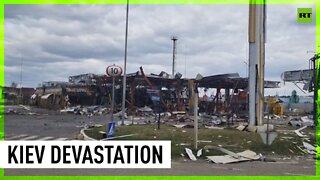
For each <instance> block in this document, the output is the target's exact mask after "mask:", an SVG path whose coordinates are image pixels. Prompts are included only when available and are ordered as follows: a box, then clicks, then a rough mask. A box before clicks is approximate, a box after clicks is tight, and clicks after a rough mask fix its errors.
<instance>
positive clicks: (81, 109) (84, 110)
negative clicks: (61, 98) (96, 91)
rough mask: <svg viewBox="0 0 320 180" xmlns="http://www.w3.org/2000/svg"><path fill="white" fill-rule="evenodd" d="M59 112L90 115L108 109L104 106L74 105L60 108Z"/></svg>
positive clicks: (103, 112)
mask: <svg viewBox="0 0 320 180" xmlns="http://www.w3.org/2000/svg"><path fill="white" fill-rule="evenodd" d="M60 112H61V113H73V114H78V115H87V116H92V115H102V114H105V113H107V112H109V110H108V108H106V107H104V106H75V107H67V108H65V109H62V110H60Z"/></svg>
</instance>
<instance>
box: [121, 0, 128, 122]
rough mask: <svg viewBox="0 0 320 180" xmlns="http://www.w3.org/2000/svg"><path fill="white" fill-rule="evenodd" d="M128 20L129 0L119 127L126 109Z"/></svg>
mask: <svg viewBox="0 0 320 180" xmlns="http://www.w3.org/2000/svg"><path fill="white" fill-rule="evenodd" d="M128 20H129V0H127V12H126V35H125V45H124V65H123V86H122V108H121V113H122V114H121V115H122V118H121V125H124V115H125V108H126V89H127V88H126V87H127V82H126V81H127V49H128Z"/></svg>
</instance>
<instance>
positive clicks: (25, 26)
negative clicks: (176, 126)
mask: <svg viewBox="0 0 320 180" xmlns="http://www.w3.org/2000/svg"><path fill="white" fill-rule="evenodd" d="M297 7H300V6H290V5H280V6H279V5H269V6H268V25H267V28H268V29H267V38H268V39H267V50H266V53H267V55H266V78H267V79H268V78H269V79H272V80H280V75H281V73H282V72H283V71H287V70H291V69H292V70H295V69H303V68H308V62H307V59H309V58H310V57H311V56H312V54H307V53H306V52H307V51H308V50H309V51H310V50H311V51H312V50H314V49H315V26H314V24H313V25H301V24H297V23H296V8H297ZM125 8H126V7H125V5H6V6H5V75H6V76H5V80H6V84H7V85H9V84H10V83H11V82H12V81H18V82H19V77H20V65H21V62H23V71H22V72H23V85H25V86H36V85H37V84H38V83H41V82H42V81H47V80H59V81H61V80H67V76H69V75H75V74H80V73H90V72H92V73H101V74H102V73H104V68H105V67H106V66H107V65H109V64H113V63H116V64H119V65H121V66H122V65H123V58H124V55H123V52H124V34H125V10H126V9H125ZM314 9H315V8H314ZM279 17H280V18H279ZM314 19H315V18H314ZM247 27H248V6H247V5H131V6H130V15H129V37H128V65H127V70H128V72H135V71H137V70H138V68H139V67H140V66H143V68H144V69H145V71H146V72H147V73H159V72H160V71H162V70H164V71H167V72H171V65H172V41H171V40H170V38H171V36H172V35H175V36H178V38H179V40H178V41H177V68H176V69H177V71H179V72H181V73H182V74H184V75H185V76H187V77H194V76H195V75H196V74H197V73H201V74H202V75H212V74H218V73H231V72H239V73H240V75H242V76H246V73H247V66H246V64H245V61H246V62H247V61H248V43H247ZM290 88H291V87H290ZM291 89H292V88H291ZM279 91H282V90H281V89H280V90H279Z"/></svg>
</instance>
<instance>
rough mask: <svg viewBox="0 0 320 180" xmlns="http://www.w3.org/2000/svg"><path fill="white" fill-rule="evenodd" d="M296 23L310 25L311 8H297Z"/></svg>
mask: <svg viewBox="0 0 320 180" xmlns="http://www.w3.org/2000/svg"><path fill="white" fill-rule="evenodd" d="M298 23H312V8H298Z"/></svg>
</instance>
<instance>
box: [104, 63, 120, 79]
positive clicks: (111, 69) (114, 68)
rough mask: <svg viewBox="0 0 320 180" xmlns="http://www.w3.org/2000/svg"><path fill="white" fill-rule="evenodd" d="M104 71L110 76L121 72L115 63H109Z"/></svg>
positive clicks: (118, 74)
mask: <svg viewBox="0 0 320 180" xmlns="http://www.w3.org/2000/svg"><path fill="white" fill-rule="evenodd" d="M106 73H107V75H108V76H111V77H116V76H120V75H121V74H122V68H121V67H120V66H117V65H111V66H108V67H107V69H106Z"/></svg>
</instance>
